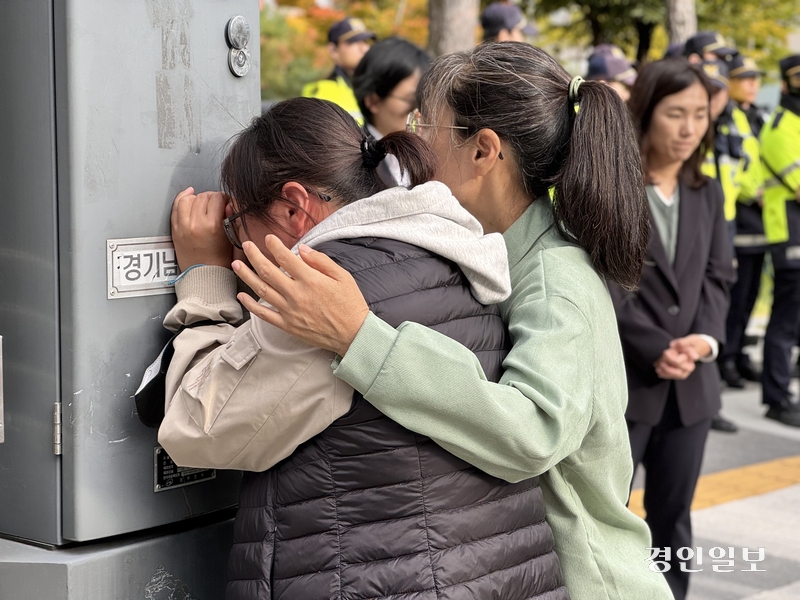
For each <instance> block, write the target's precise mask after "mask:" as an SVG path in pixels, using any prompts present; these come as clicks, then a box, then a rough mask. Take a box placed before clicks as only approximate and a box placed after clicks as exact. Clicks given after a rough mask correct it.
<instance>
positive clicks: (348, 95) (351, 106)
mask: <svg viewBox="0 0 800 600" xmlns="http://www.w3.org/2000/svg"><path fill="white" fill-rule="evenodd" d="M302 95H303V96H304V97H306V98H319V99H320V100H329V101H331V102H333V103H334V104H338V105H339V106H341V107H342V108H343V109H345V110H346V111H347V112H349V113H350V116H351V117H353V118H354V119H355V120H356V121H357V122H358V124H359V125H363V124H364V116H363V115H362V114H361V109H360V108H359V107H358V102H357V101H356V97H355V94H353V88H351V87H350V84H349V83H348V82H347V80H346V79H345V78H344V77H342V75H341V74H339V73H337V72H334V74H333V75H332V76H331V77H330V78H328V79H321V80H319V81H313V82H311V83H309V84H306V85H305V86H304V87H303V91H302Z"/></svg>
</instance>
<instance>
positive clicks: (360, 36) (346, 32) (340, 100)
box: [302, 18, 375, 124]
mask: <svg viewBox="0 0 800 600" xmlns="http://www.w3.org/2000/svg"><path fill="white" fill-rule="evenodd" d="M374 39H375V34H374V33H372V32H371V31H368V30H367V27H366V26H365V25H364V22H363V21H362V20H361V19H351V18H347V19H342V20H341V21H338V22H336V23H334V24H333V25H331V28H330V29H329V30H328V51H329V52H330V55H331V58H332V59H333V63H334V65H335V66H334V68H333V72H332V73H331V74H330V75H329V76H328V78H327V79H322V80H320V81H315V82H313V83H309V84H308V85H306V86H305V87H304V88H303V92H302V94H303V96H305V97H306V98H320V99H321V100H330V101H331V102H333V103H334V104H338V105H339V106H341V107H342V108H343V109H345V110H346V111H347V112H349V113H350V114H351V115H352V117H353V118H354V119H355V120H356V121H358V122H359V124H363V123H364V118H363V116H362V114H361V109H360V108H359V107H358V102H356V97H355V95H354V94H353V86H352V84H351V81H350V78H351V77H352V76H353V73H354V72H355V70H356V67H357V66H358V63H359V62H360V61H361V59H362V58H363V56H364V55H365V54H366V53H367V50H369V41H371V40H374Z"/></svg>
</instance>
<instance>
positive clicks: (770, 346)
mask: <svg viewBox="0 0 800 600" xmlns="http://www.w3.org/2000/svg"><path fill="white" fill-rule="evenodd" d="M780 68H781V77H782V79H783V84H782V94H781V102H780V105H779V106H778V108H777V109H776V110H775V112H774V113H773V114H772V118H771V122H769V123H767V125H766V126H765V127H764V128H763V129H762V130H761V152H762V163H763V166H764V174H765V177H766V179H767V180H766V185H765V190H764V232H765V233H766V235H767V241H768V242H769V244H770V245H769V251H770V254H771V256H772V262H773V265H774V267H775V287H774V291H773V303H772V316H771V317H770V320H769V325H768V326H767V333H766V336H765V337H764V373H763V376H762V390H763V391H762V393H763V402H764V404H766V405H767V406H768V407H769V408H768V410H767V413H766V415H765V416H766V417H767V418H769V419H775V420H777V421H780V422H781V423H784V424H786V425H791V426H793V427H800V404H798V403H797V402H793V399H792V396H791V394H790V392H789V382H790V380H791V353H792V347H793V346H794V345H795V343H796V342H797V337H798V333H799V332H800V204H799V203H800V54H796V55H794V56H789V57H787V58H784V59H783V60H782V61H780Z"/></svg>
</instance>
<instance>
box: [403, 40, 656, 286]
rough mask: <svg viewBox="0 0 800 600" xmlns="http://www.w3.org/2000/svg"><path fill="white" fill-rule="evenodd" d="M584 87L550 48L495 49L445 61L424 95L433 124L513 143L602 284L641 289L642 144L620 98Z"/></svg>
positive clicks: (513, 45)
mask: <svg viewBox="0 0 800 600" xmlns="http://www.w3.org/2000/svg"><path fill="white" fill-rule="evenodd" d="M578 83H579V82H578V80H577V78H576V79H574V80H571V78H570V75H569V74H568V73H567V72H566V71H565V70H564V68H563V67H562V66H561V65H559V64H558V63H557V62H556V61H555V60H554V59H553V57H552V56H550V55H549V54H547V53H546V52H545V51H544V50H542V49H541V48H536V47H535V46H530V45H528V44H522V43H519V42H492V43H484V44H481V45H480V46H478V47H477V48H475V49H474V50H472V51H471V52H461V53H453V54H446V55H444V56H441V57H439V58H438V59H436V60H435V61H434V62H433V64H432V65H431V68H430V69H429V70H428V72H427V73H426V74H425V75H424V76H423V78H422V80H421V81H420V85H419V89H418V95H419V97H420V110H421V111H422V113H423V114H424V115H425V116H426V118H428V119H430V120H432V121H436V119H437V118H441V117H442V116H443V113H442V112H441V111H444V110H447V111H448V112H449V113H451V114H452V124H453V125H454V126H456V129H453V130H452V131H453V135H454V136H460V137H461V138H462V139H467V138H468V137H469V136H471V135H474V134H475V132H477V131H479V130H481V129H491V130H492V131H494V132H495V133H496V134H497V135H498V136H499V137H500V138H501V139H502V140H504V141H505V142H507V143H508V144H509V146H510V147H511V148H512V150H513V155H514V156H515V158H516V163H517V168H518V170H519V174H520V180H521V181H520V183H521V185H522V187H523V189H524V190H525V192H526V193H527V195H528V197H529V198H530V199H531V200H535V201H537V202H549V197H548V194H549V192H551V191H552V192H554V197H553V204H554V211H555V220H556V224H557V227H558V230H559V232H560V233H561V235H562V236H563V237H564V238H566V239H567V240H570V241H573V242H575V243H577V244H579V245H580V246H582V247H583V248H584V249H585V250H586V251H587V252H588V253H589V256H590V257H591V260H592V264H593V266H594V268H595V269H596V270H597V271H598V272H599V273H600V274H601V275H603V276H604V277H607V278H608V279H612V280H614V281H616V282H618V283H619V284H620V285H622V286H624V287H626V288H628V289H632V288H635V287H636V285H637V284H638V281H639V277H640V275H641V270H642V264H643V262H644V256H645V252H646V250H647V242H648V235H649V218H648V207H647V196H646V194H645V191H644V180H643V178H642V170H641V159H640V157H639V150H638V146H637V140H636V135H635V133H634V129H633V126H632V124H631V121H630V117H629V116H628V113H627V111H626V109H625V105H624V104H623V103H622V100H621V99H620V98H619V96H617V94H616V92H614V90H612V89H611V88H610V87H608V86H606V85H605V84H603V83H601V82H597V81H586V82H583V83H580V84H579V85H578ZM576 88H577V89H576ZM570 90H572V93H570ZM570 97H573V98H574V99H575V100H577V102H578V107H579V108H578V110H577V112H576V107H575V102H573V101H571V100H570ZM537 199H538V200H537Z"/></svg>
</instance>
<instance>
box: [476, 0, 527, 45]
mask: <svg viewBox="0 0 800 600" xmlns="http://www.w3.org/2000/svg"><path fill="white" fill-rule="evenodd" d="M481 27H483V41H484V42H524V41H525V39H526V38H529V37H533V36H535V35H536V34H537V33H538V32H539V31H538V30H537V29H536V26H535V25H533V24H532V23H530V22H528V19H526V18H525V15H524V14H523V12H522V9H521V8H520V7H519V6H517V5H516V4H509V3H508V2H492V3H491V4H489V6H487V7H486V8H485V9H484V10H483V12H482V13H481Z"/></svg>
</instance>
